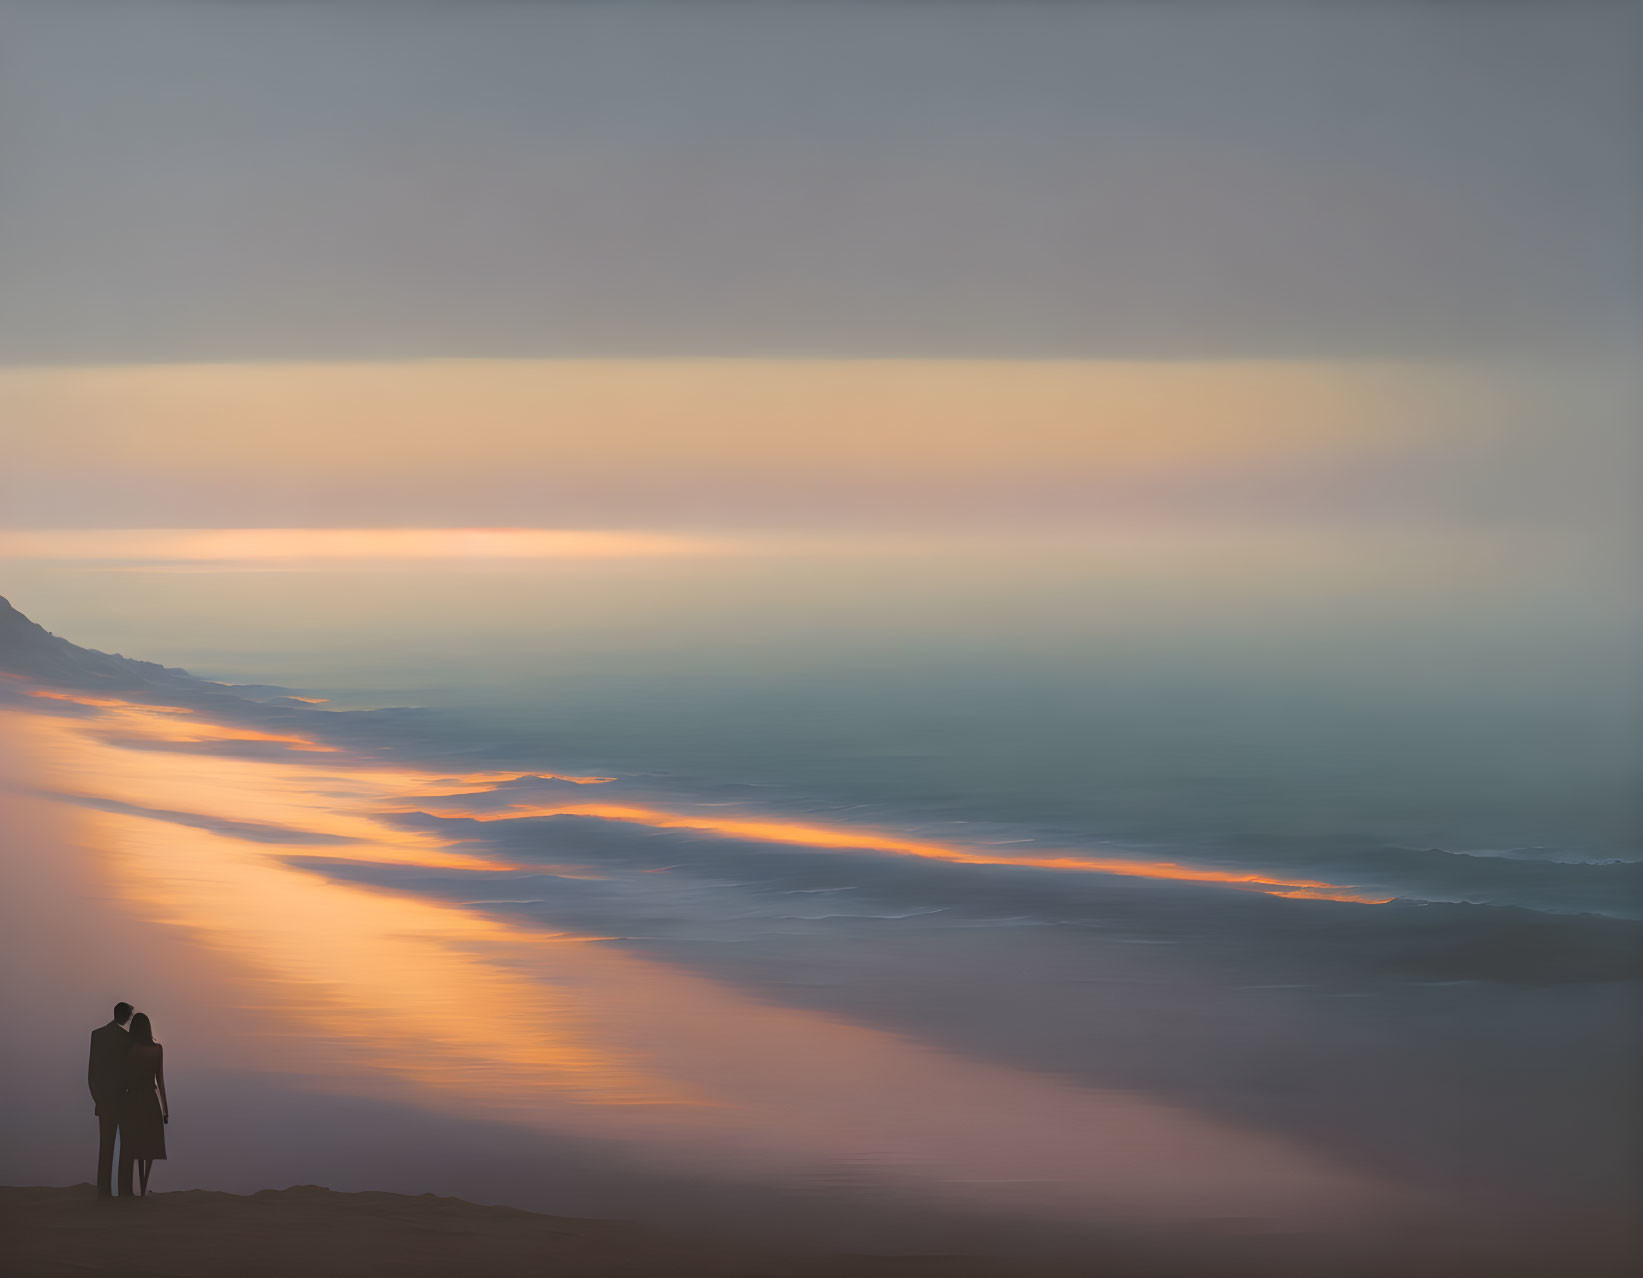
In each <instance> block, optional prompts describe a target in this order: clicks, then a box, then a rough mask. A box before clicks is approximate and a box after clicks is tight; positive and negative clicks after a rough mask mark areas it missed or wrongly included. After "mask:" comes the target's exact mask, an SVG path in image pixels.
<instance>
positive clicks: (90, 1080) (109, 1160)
mask: <svg viewBox="0 0 1643 1278" xmlns="http://www.w3.org/2000/svg"><path fill="white" fill-rule="evenodd" d="M131 1013H132V1006H131V1004H130V1003H116V1004H115V1005H114V1019H113V1020H112V1021H110V1022H109V1023H108V1024H107V1025H102V1026H99V1027H98V1028H97V1029H94V1030H92V1031H91V1060H90V1061H89V1062H88V1063H87V1064H86V1084H87V1086H89V1087H90V1088H91V1099H92V1100H93V1101H94V1102H95V1103H96V1105H97V1197H99V1198H112V1197H114V1190H113V1185H112V1182H113V1179H114V1133H115V1132H117V1131H118V1130H119V1128H120V1093H121V1092H123V1091H124V1090H125V1060H126V1049H127V1048H128V1047H129V1046H130V1045H131V1037H130V1035H128V1034H127V1033H126V1022H127V1021H129V1020H130V1019H131ZM120 1193H121V1194H122V1195H126V1194H130V1193H131V1164H130V1163H128V1162H124V1161H122V1162H121V1164H120Z"/></svg>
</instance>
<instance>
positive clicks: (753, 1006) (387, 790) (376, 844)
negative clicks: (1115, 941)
mask: <svg viewBox="0 0 1643 1278" xmlns="http://www.w3.org/2000/svg"><path fill="white" fill-rule="evenodd" d="M99 709H101V710H102V713H101V714H98V715H96V716H92V717H74V718H65V717H62V716H60V715H44V714H33V715H28V714H16V713H5V714H0V726H12V725H15V726H20V728H21V730H22V731H23V732H25V733H26V734H27V746H28V758H29V759H30V761H31V764H32V765H33V766H34V767H35V768H36V769H38V771H39V772H40V774H41V778H42V780H43V781H45V782H49V784H50V786H51V787H52V792H53V793H55V794H56V795H58V796H59V797H60V798H61V799H66V800H68V801H69V802H73V801H74V800H75V799H76V798H78V799H82V800H92V799H95V800H100V801H102V802H103V803H104V804H105V806H104V807H103V808H101V809H97V808H92V809H88V808H86V807H84V806H78V807H74V808H71V809H68V810H70V811H72V812H74V813H75V819H76V821H77V822H78V823H79V825H80V827H81V829H82V831H83V833H82V836H81V837H82V841H83V842H84V843H85V844H86V845H87V846H89V847H91V848H92V849H94V851H95V857H96V862H97V865H98V867H99V870H98V879H97V884H98V888H99V890H101V891H104V892H107V893H111V894H112V895H113V896H114V898H115V899H116V900H118V901H119V902H121V903H122V906H123V908H125V909H128V910H130V911H132V912H133V913H134V914H135V915H136V916H137V917H139V918H141V919H142V920H144V921H145V924H146V925H147V926H151V927H155V928H163V929H168V930H170V931H173V932H175V933H177V934H179V935H181V936H183V937H185V938H187V940H188V942H189V944H191V945H192V946H194V947H196V949H197V952H198V954H199V955H200V959H201V963H202V965H203V966H206V967H209V968H210V969H211V970H212V971H213V972H217V971H220V970H230V971H232V972H233V973H234V975H233V978H232V982H231V985H232V988H233V989H234V990H235V991H236V994H235V997H236V998H238V999H239V1000H240V1002H239V1003H238V1005H236V1006H234V1007H233V1008H225V1009H223V1013H222V1020H221V1022H220V1025H219V1028H220V1031H221V1038H222V1039H224V1040H234V1039H235V1036H236V1035H239V1036H242V1037H243V1038H244V1042H245V1043H246V1044H247V1046H245V1047H242V1048H237V1049H235V1050H240V1051H243V1052H244V1058H243V1059H244V1060H245V1061H246V1062H247V1063H248V1064H249V1065H250V1067H251V1068H254V1069H256V1070H261V1071H269V1070H272V1071H275V1072H277V1073H280V1074H282V1075H286V1076H289V1077H290V1078H292V1079H293V1080H295V1081H296V1082H298V1083H299V1084H300V1085H301V1086H303V1087H306V1088H311V1089H317V1090H322V1091H328V1092H333V1093H339V1094H348V1095H360V1096H368V1097H371V1098H373V1099H377V1100H380V1099H390V1100H395V1101H399V1102H402V1103H409V1104H415V1105H419V1106H423V1107H426V1108H431V1109H435V1110H439V1111H441V1112H447V1113H452V1114H456V1115H460V1116H466V1117H474V1118H481V1119H485V1120H488V1121H506V1122H511V1123H516V1124H523V1125H526V1126H529V1127H533V1128H539V1129H543V1130H548V1131H554V1132H564V1133H569V1134H573V1135H576V1136H578V1137H580V1138H596V1139H607V1140H616V1141H619V1142H621V1143H622V1144H623V1147H624V1148H625V1149H629V1150H632V1151H640V1152H642V1154H643V1156H644V1157H647V1158H651V1159H654V1160H656V1161H658V1162H660V1163H662V1164H664V1165H666V1166H669V1167H673V1168H676V1169H678V1170H680V1171H682V1172H687V1173H690V1174H699V1173H700V1171H701V1169H702V1168H703V1167H704V1166H708V1167H710V1168H712V1169H713V1170H715V1171H717V1172H726V1171H732V1170H734V1171H735V1172H737V1173H738V1174H757V1175H768V1174H771V1173H773V1172H775V1173H784V1174H800V1173H803V1172H805V1171H807V1170H809V1169H814V1168H817V1167H827V1166H831V1165H837V1164H838V1163H840V1162H841V1161H842V1162H846V1163H848V1164H850V1165H852V1166H869V1167H872V1168H875V1169H878V1168H882V1169H886V1170H887V1171H888V1172H889V1173H890V1174H892V1175H893V1176H895V1177H897V1178H898V1180H897V1183H899V1184H902V1185H904V1186H914V1187H916V1186H918V1185H925V1184H928V1185H936V1186H941V1187H942V1188H941V1190H940V1191H939V1192H941V1193H943V1194H947V1195H955V1194H956V1195H965V1196H970V1197H973V1198H976V1199H977V1200H978V1201H997V1200H999V1199H1000V1198H1001V1197H1008V1198H1009V1201H1010V1203H1011V1206H1012V1209H1019V1210H1022V1211H1028V1212H1031V1213H1035V1214H1036V1213H1045V1212H1048V1213H1051V1214H1073V1215H1078V1216H1083V1215H1086V1214H1087V1213H1088V1212H1090V1211H1092V1210H1097V1209H1106V1208H1110V1209H1114V1210H1121V1211H1126V1212H1146V1211H1157V1212H1165V1213H1168V1214H1172V1215H1180V1214H1183V1213H1185V1214H1193V1213H1200V1212H1201V1213H1208V1214H1214V1213H1220V1212H1226V1211H1234V1212H1239V1213H1245V1214H1248V1213H1254V1212H1264V1211H1267V1210H1269V1209H1271V1208H1272V1206H1273V1204H1280V1205H1281V1207H1282V1210H1283V1211H1285V1212H1288V1213H1296V1214H1302V1215H1304V1214H1306V1213H1310V1212H1317V1211H1322V1210H1338V1209H1341V1208H1342V1207H1343V1205H1344V1204H1347V1203H1350V1202H1355V1201H1357V1200H1359V1199H1360V1198H1362V1197H1363V1196H1365V1195H1366V1194H1369V1193H1372V1192H1374V1191H1373V1187H1371V1186H1369V1185H1367V1184H1366V1182H1364V1181H1363V1180H1362V1179H1361V1178H1359V1177H1357V1176H1355V1175H1353V1174H1352V1173H1350V1172H1347V1171H1345V1170H1344V1169H1341V1168H1339V1167H1337V1166H1335V1165H1334V1164H1332V1163H1330V1162H1329V1161H1328V1160H1325V1159H1323V1158H1320V1157H1318V1156H1316V1155H1313V1154H1311V1153H1309V1152H1308V1151H1306V1150H1304V1149H1301V1148H1299V1147H1297V1146H1293V1145H1290V1144H1288V1143H1286V1142H1283V1141H1281V1140H1277V1139H1275V1138H1271V1137H1268V1136H1265V1135H1262V1134H1260V1133H1257V1132H1253V1131H1246V1130H1242V1129H1239V1128H1236V1127H1233V1126H1231V1125H1228V1124H1224V1123H1221V1122H1218V1121H1216V1120H1212V1119H1209V1118H1205V1117H1202V1116H1199V1115H1195V1114H1192V1113H1190V1112H1188V1111H1185V1110H1182V1109H1180V1108H1178V1107H1173V1106H1170V1105H1165V1104H1161V1103H1158V1102H1155V1101H1152V1100H1150V1099H1147V1098H1145V1097H1142V1096H1137V1095H1132V1094H1128V1093H1123V1092H1118V1091H1110V1090H1102V1089H1098V1088H1089V1087H1083V1086H1079V1085H1077V1084H1074V1083H1071V1082H1068V1081H1066V1080H1063V1079H1059V1078H1056V1077H1052V1076H1048V1075H1039V1074H1035V1073H1032V1072H1030V1071H1026V1070H1020V1069H1015V1068H1011V1067H1007V1066H1003V1065H998V1064H993V1063H990V1062H987V1061H984V1060H976V1059H969V1058H966V1057H963V1056H958V1055H954V1054H951V1053H949V1052H946V1051H943V1050H941V1049H939V1048H937V1047H935V1046H930V1045H925V1044H921V1043H919V1042H917V1041H916V1040H914V1039H912V1038H909V1037H907V1036H905V1035H902V1034H898V1033H890V1032H886V1031H883V1030H879V1029H875V1028H870V1027H866V1026H861V1025H856V1024H852V1023H850V1022H848V1021H845V1020H841V1019H839V1018H837V1017H833V1016H828V1015H823V1014H819V1013H815V1012H810V1011H806V1010H803V1009H799V1008H793V1007H785V1006H781V1005H780V1004H778V1003H773V1002H771V1001H769V1000H768V999H766V998H758V997H751V996H748V995H744V994H742V993H740V992H739V991H738V990H737V989H736V988H734V987H733V986H729V985H725V984H721V983H719V982H716V981H713V980H710V979H707V978H704V977H701V976H697V975H694V974H692V973H690V972H688V971H684V970H680V969H676V968H673V967H670V966H669V965H667V964H664V963H661V962H657V961H655V960H652V959H649V958H646V957H643V956H642V955H641V954H637V953H630V952H626V951H624V950H622V949H620V948H616V947H614V946H612V945H611V944H609V943H608V942H606V941H604V940H602V939H601V938H597V937H593V936H580V935H570V934H565V933H563V932H549V931H540V930H535V929H532V928H531V927H529V926H525V925H520V924H516V923H513V922H509V921H507V920H504V919H499V918H496V917H493V916H491V915H489V914H487V913H485V912H483V911H482V910H479V909H474V908H467V907H464V906H463V905H461V904H459V903H456V902H452V901H448V900H444V899H441V898H439V897H427V896H420V895H408V894H405V893H401V892H397V891H393V890H388V889H384V888H380V887H375V886H367V885H362V884H358V883H352V882H347V881H340V880H338V879H337V878H335V877H327V876H326V875H325V874H324V873H323V868H324V867H323V866H321V867H317V868H320V869H321V870H322V873H318V874H316V873H313V872H312V871H311V870H309V869H306V868H304V862H305V861H313V860H315V859H323V860H324V861H326V862H340V863H348V862H356V863H372V864H378V863H394V864H397V865H402V866H438V867H440V868H452V869H461V870H464V871H468V872H471V873H473V874H475V875H476V876H483V875H486V874H490V873H497V872H509V871H518V870H522V869H528V870H529V872H530V873H532V874H533V875H553V874H555V873H557V872H558V871H557V870H556V869H555V867H544V866H530V867H522V866H516V865H510V864H506V863H501V862H495V861H487V860H485V859H483V858H480V857H471V856H466V855H463V854H460V853H458V852H455V851H453V850H451V848H452V845H451V844H449V843H447V842H446V841H445V840H443V839H442V838H441V837H440V835H439V834H437V833H431V832H426V831H417V830H405V829H401V828H400V827H399V826H398V825H397V824H396V823H395V822H394V821H393V820H392V815H393V814H394V813H396V812H400V811H403V810H404V802H405V796H406V795H408V794H413V793H416V792H418V791H422V790H429V789H431V788H434V787H435V786H439V785H444V786H447V787H449V786H450V785H451V783H452V781H453V779H452V778H449V777H441V776H438V775H437V774H435V773H434V772H432V771H425V770H421V769H417V768H414V767H388V766H380V765H377V764H373V763H369V762H366V761H363V760H358V759H352V760H351V759H349V758H347V757H346V756H344V755H341V753H340V752H338V753H337V754H334V755H330V756H326V757H316V756H315V755H314V754H312V753H309V752H294V753H292V754H289V755H285V756H281V757H278V758H274V759H248V758H238V757H221V756H217V755H200V754H198V753H194V752H182V751H180V750H174V749H170V748H167V747H170V746H179V747H180V746H184V745H186V744H187V743H186V742H179V741H177V740H176V739H175V738H174V737H173V736H172V734H171V730H172V729H173V728H174V727H175V726H176V725H175V721H174V720H172V719H170V718H168V717H167V715H166V714H165V712H164V711H163V710H161V709H158V708H154V707H141V706H133V705H119V706H109V707H100V708H99ZM109 721H116V722H118V723H120V725H121V727H122V731H123V732H124V733H125V736H126V738H131V737H135V736H136V735H137V734H139V733H142V732H145V731H146V732H149V733H151V735H150V737H149V741H148V748H145V749H136V750H134V749H129V748H125V745H124V744H123V739H122V738H119V737H113V738H111V737H110V736H109V735H108V734H107V732H106V730H105V729H106V727H107V725H108V722H109ZM191 726H192V725H191ZM231 730H232V729H229V728H226V727H225V728H224V731H231ZM514 777H515V774H510V773H474V774H469V775H467V776H465V777H461V778H456V779H455V780H456V781H457V782H458V783H460V784H461V785H462V786H463V787H464V788H466V789H467V791H468V792H469V793H475V794H479V793H484V792H486V791H488V790H493V789H494V788H495V787H496V786H497V785H500V784H502V783H503V782H506V781H509V780H512V779H514ZM595 780H598V779H595ZM108 805H119V808H117V809H116V810H109V806H108ZM124 809H131V810H124ZM139 809H140V810H139ZM570 810H576V809H575V808H574V807H572V808H571V809H570ZM599 810H601V809H599V808H598V807H597V806H596V807H593V808H589V809H584V811H599ZM603 811H605V812H606V813H613V814H618V815H614V816H613V817H612V819H631V817H632V814H633V813H635V812H639V813H646V814H650V812H651V810H649V809H642V808H640V809H630V808H625V807H621V806H619V805H610V806H608V807H606V808H604V809H603ZM180 814H192V816H191V818H190V819H191V821H193V822H194V823H193V824H188V823H179V821H178V820H177V819H176V818H177V817H178V816H179V815H180ZM515 815H517V813H515ZM660 815H664V816H665V815H667V814H660ZM211 821H215V822H217V823H219V826H220V828H199V827H200V823H202V822H211ZM248 823H255V824H257V825H259V826H261V827H262V829H261V834H260V836H259V837H256V838H251V837H246V836H245V835H244V833H243V832H244V830H245V827H246V825H247V824H248ZM721 824H734V825H735V826H736V827H737V829H738V830H739V831H742V832H744V833H745V832H746V831H747V830H749V829H752V828H764V827H766V826H769V825H772V824H774V825H775V826H776V827H777V828H778V831H779V832H781V833H783V834H784V835H785V836H786V841H798V840H799V837H800V835H801V833H802V834H803V835H804V837H805V838H806V839H808V838H810V837H812V836H817V837H821V838H824V839H827V840H831V841H832V842H833V845H834V846H838V845H840V844H839V842H838V839H839V832H837V831H834V830H831V829H829V828H827V827H815V826H802V825H797V824H790V825H783V824H782V823H766V822H734V823H721ZM692 828H703V827H701V826H700V825H696V826H694V827H692ZM280 831H284V832H286V833H287V835H288V836H289V839H288V841H281V839H280V838H279V832H280ZM316 836H320V837H323V838H324V839H329V840H333V842H328V843H325V845H324V846H319V847H316V846H314V841H315V838H316ZM859 837H860V838H861V839H863V840H866V839H868V838H870V837H872V836H866V835H860V836H859ZM902 842H904V843H909V844H911V845H912V846H922V845H918V844H916V842H914V841H908V840H903V841H902ZM853 846H867V844H866V843H865V842H863V843H859V844H855V845H853ZM935 846H939V845H935ZM572 873H574V867H572V868H571V869H569V870H566V871H565V874H566V875H567V876H569V875H570V874H572ZM478 881H483V879H482V877H480V878H479V880H478ZM551 884H552V879H551V878H548V879H546V881H545V884H544V886H543V887H542V888H541V889H540V890H541V891H542V892H543V893H548V892H551V891H552V890H553V889H552V887H551ZM532 890H533V891H535V890H537V889H536V888H535V887H534V886H533V889H532ZM178 980H179V982H180V988H178V989H175V990H173V991H171V995H172V997H174V998H176V999H187V998H188V997H189V990H188V988H187V985H188V975H187V973H181V974H179V976H178ZM202 1046H203V1045H202ZM211 1046H212V1047H213V1048H217V1047H218V1046H219V1044H218V1040H217V1037H216V1036H214V1037H213V1039H212V1042H211ZM225 1050H226V1049H225ZM1092 1132H1097V1133H1100V1139H1099V1140H1097V1141H1092V1140H1091V1138H1090V1135H1091V1133H1092ZM1011 1195H1013V1197H1012V1196H1011Z"/></svg>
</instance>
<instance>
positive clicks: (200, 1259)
mask: <svg viewBox="0 0 1643 1278" xmlns="http://www.w3.org/2000/svg"><path fill="white" fill-rule="evenodd" d="M0 1239H3V1242H0V1271H3V1272H4V1273H5V1274H7V1275H8V1276H9V1278H56V1276H58V1275H70V1274H75V1275H85V1274H122V1275H133V1276H139V1275H154V1276H156V1278H158V1276H160V1275H164V1276H165V1278H221V1276H222V1275H226V1274H234V1275H241V1276H243V1278H259V1276H261V1275H276V1274H278V1275H290V1274H298V1275H301V1276H302V1278H343V1276H344V1275H347V1276H348V1278H358V1276H362V1275H402V1274H403V1275H410V1274H460V1275H463V1276H464V1278H511V1276H512V1275H516V1274H518V1275H524V1274H530V1275H533V1276H538V1275H542V1274H552V1275H555V1276H556V1278H584V1276H585V1278H596V1276H597V1278H606V1276H607V1275H608V1276H611V1278H614V1276H616V1275H650V1274H655V1275H669V1278H693V1276H695V1275H702V1276H704V1278H705V1276H706V1275H714V1276H715V1278H719V1276H723V1278H744V1276H745V1278H755V1276H758V1278H843V1276H845V1275H861V1276H862V1278H874V1276H877V1275H886V1276H888V1275H897V1276H898V1278H900V1276H904V1278H1005V1275H1007V1274H1017V1273H1022V1272H1023V1269H1022V1267H1021V1266H1020V1265H1018V1264H1008V1263H1003V1262H995V1261H986V1260H981V1259H974V1258H965V1257H952V1256H860V1255H856V1256H852V1255H832V1256H827V1255H821V1256H818V1255H804V1254H798V1253H783V1252H780V1251H776V1250H772V1249H768V1248H764V1249H761V1248H756V1247H752V1246H749V1247H741V1246H738V1245H736V1244H734V1243H727V1242H722V1241H717V1240H711V1239H705V1238H694V1237H688V1236H683V1235H676V1234H669V1233H665V1232H662V1231H659V1230H653V1229H648V1228H646V1227H644V1226H640V1225H636V1224H631V1223H628V1222H626V1221H607V1220H587V1219H578V1218H575V1217H567V1216H545V1215H541V1214H539V1213H537V1212H529V1211H519V1210H517V1209H515V1208H512V1207H485V1206H481V1205H479V1204H477V1203H470V1202H464V1201H462V1200H461V1199H459V1198H438V1197H435V1196H434V1195H432V1194H423V1195H420V1196H416V1197H412V1196H409V1195H405V1194H383V1193H360V1194H344V1193H337V1192H335V1191H333V1190H330V1189H323V1188H321V1187H319V1186H316V1185H297V1186H293V1187H292V1188H290V1189H277V1190H276V1189H265V1190H263V1191H261V1192H260V1193H256V1194H250V1195H239V1194H223V1193H213V1192H209V1191H206V1190H199V1189H192V1190H183V1191H180V1192H177V1193H156V1194H153V1195H151V1196H150V1197H148V1198H147V1199H132V1200H130V1201H129V1202H122V1201H120V1200H118V1199H116V1200H113V1201H110V1202H99V1201H97V1199H96V1197H95V1195H94V1192H93V1190H92V1187H91V1186H89V1185H74V1186H70V1187H68V1188H14V1187H5V1188H0Z"/></svg>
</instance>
